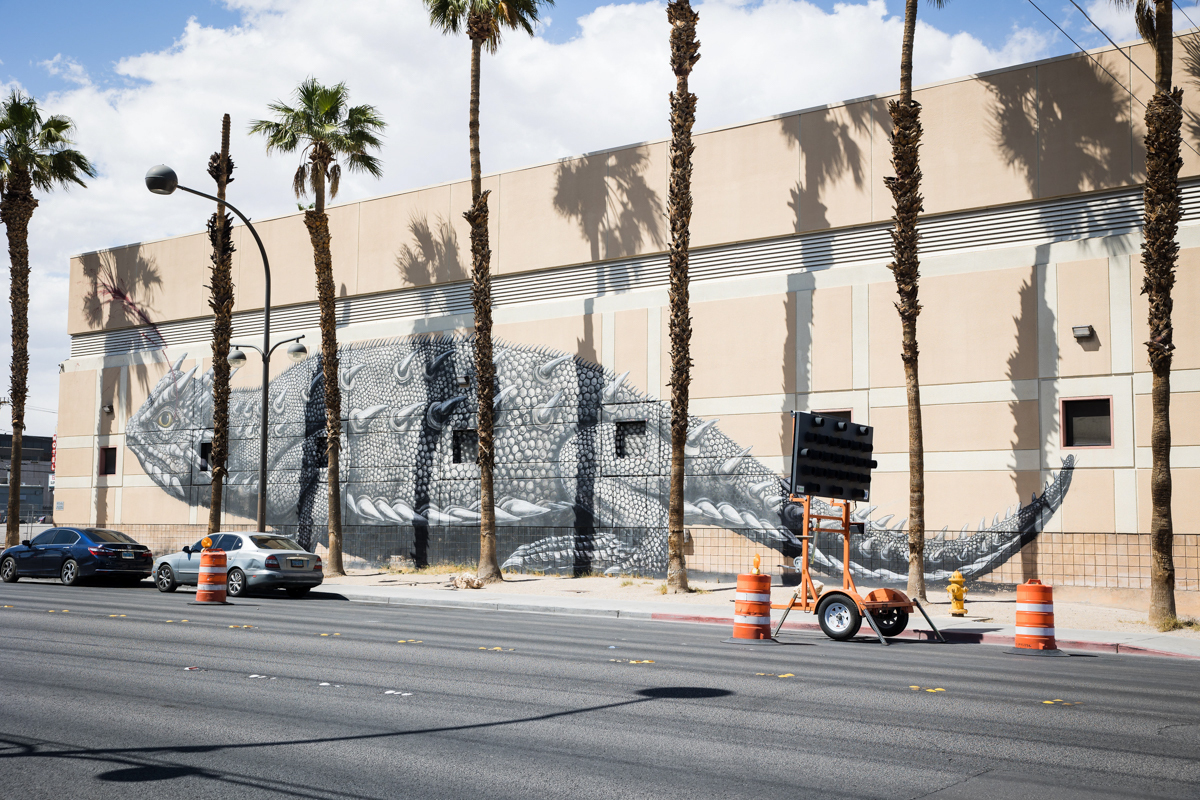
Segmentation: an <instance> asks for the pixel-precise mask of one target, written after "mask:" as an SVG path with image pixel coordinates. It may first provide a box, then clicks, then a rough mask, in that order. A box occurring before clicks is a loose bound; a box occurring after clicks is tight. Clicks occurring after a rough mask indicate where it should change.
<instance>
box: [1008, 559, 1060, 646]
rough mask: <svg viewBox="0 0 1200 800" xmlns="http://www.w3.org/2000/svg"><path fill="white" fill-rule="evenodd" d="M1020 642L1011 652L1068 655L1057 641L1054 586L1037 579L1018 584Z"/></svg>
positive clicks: (1017, 636) (1017, 638) (1018, 641)
mask: <svg viewBox="0 0 1200 800" xmlns="http://www.w3.org/2000/svg"><path fill="white" fill-rule="evenodd" d="M1014 644H1015V645H1016V646H1015V647H1013V648H1012V649H1011V650H1008V651H1007V652H1009V653H1014V654H1017V655H1029V656H1065V655H1067V654H1066V653H1064V652H1063V651H1062V650H1059V649H1058V645H1057V644H1055V642H1054V588H1053V587H1051V586H1047V585H1045V584H1043V583H1042V582H1041V581H1039V580H1037V579H1036V578H1033V579H1031V580H1030V581H1029V582H1028V583H1023V584H1021V585H1020V586H1018V587H1017V635H1016V639H1015V641H1014Z"/></svg>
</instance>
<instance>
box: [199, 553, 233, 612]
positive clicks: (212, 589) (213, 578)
mask: <svg viewBox="0 0 1200 800" xmlns="http://www.w3.org/2000/svg"><path fill="white" fill-rule="evenodd" d="M225 580H226V577H225V551H224V550H210V549H207V548H206V549H205V550H204V551H203V552H201V553H200V581H199V584H198V585H197V586H196V602H197V603H224V602H225Z"/></svg>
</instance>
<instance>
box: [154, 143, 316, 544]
mask: <svg viewBox="0 0 1200 800" xmlns="http://www.w3.org/2000/svg"><path fill="white" fill-rule="evenodd" d="M146 188H147V189H149V190H150V191H151V192H153V193H154V194H172V193H173V192H174V191H175V190H176V189H179V190H180V191H184V192H187V193H188V194H194V195H196V196H197V197H204V198H206V199H208V200H212V201H213V202H215V203H217V204H218V206H224V207H225V208H228V209H229V210H230V211H232V212H233V213H234V214H236V215H237V216H238V218H239V219H241V221H242V222H244V223H246V228H247V230H249V231H250V234H251V235H252V236H253V237H254V242H255V244H257V245H258V252H259V254H260V255H261V256H262V262H263V273H264V275H265V278H266V280H265V282H264V300H263V346H262V348H261V349H259V348H257V347H254V346H253V345H240V346H239V347H251V348H253V349H254V350H257V351H258V352H259V353H260V354H262V356H263V359H262V362H263V372H262V429H261V431H260V432H259V448H258V449H259V459H258V529H259V530H260V531H266V529H267V411H268V407H269V406H268V402H267V392H268V381H269V378H270V370H269V364H270V361H271V353H273V352H275V347H278V346H279V345H281V344H286V343H288V342H296V344H294V345H292V346H291V347H289V348H288V356H289V357H290V358H291V359H292V360H293V361H302V360H303V359H304V358H305V357H306V356H307V355H308V350H306V349H305V347H304V345H302V344H300V343H299V340H300V339H303V338H304V337H303V336H296V337H294V338H292V339H285V340H284V341H282V342H277V343H276V344H275V347H272V346H271V265H270V263H269V262H268V261H267V249H266V248H265V247H263V243H262V239H260V238H259V237H258V231H256V230H254V226H253V225H251V224H250V219H249V218H248V217H247V216H246V215H245V214H243V213H242V212H241V211H238V210H237V208H235V207H234V206H232V205H230V203H228V202H227V201H223V200H221V199H220V198H217V197H213V196H212V195H211V194H205V193H204V192H198V191H196V190H195V189H189V188H188V187H186V186H180V185H179V176H177V175H176V174H175V170H173V169H171V168H170V167H168V166H166V165H164V164H159V165H158V166H156V167H151V168H150V170H149V171H148V172H147V173H146ZM227 360H228V362H229V365H230V366H232V367H240V366H241V365H243V364H245V363H246V354H245V353H243V352H242V351H241V350H240V349H235V350H234V351H233V352H231V353H230V354H229V356H228V359H227Z"/></svg>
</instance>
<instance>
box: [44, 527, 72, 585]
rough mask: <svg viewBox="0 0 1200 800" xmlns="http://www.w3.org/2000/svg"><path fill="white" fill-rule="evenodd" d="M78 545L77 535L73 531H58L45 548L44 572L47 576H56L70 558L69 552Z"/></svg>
mask: <svg viewBox="0 0 1200 800" xmlns="http://www.w3.org/2000/svg"><path fill="white" fill-rule="evenodd" d="M78 543H79V534H77V533H76V532H75V531H72V530H67V529H60V530H59V531H58V533H56V534H54V541H53V542H51V544H50V546H49V547H47V548H46V555H45V558H46V562H45V572H46V574H47V575H57V574H58V573H59V572H60V571H61V570H62V565H63V564H65V563H66V561H67V559H68V558H70V557H71V555H72V554H71V550H72V549H73V548H74V547H75V545H76V544H78Z"/></svg>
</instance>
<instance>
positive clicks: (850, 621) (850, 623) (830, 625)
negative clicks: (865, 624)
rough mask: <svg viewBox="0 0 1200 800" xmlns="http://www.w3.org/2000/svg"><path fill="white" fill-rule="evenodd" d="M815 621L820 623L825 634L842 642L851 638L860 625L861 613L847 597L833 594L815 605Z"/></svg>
mask: <svg viewBox="0 0 1200 800" xmlns="http://www.w3.org/2000/svg"><path fill="white" fill-rule="evenodd" d="M817 621H818V622H820V623H821V630H823V631H825V635H826V636H828V637H829V638H830V639H834V640H836V641H839V642H844V641H846V640H847V639H850V638H853V637H854V635H855V634H857V633H858V629H859V628H860V627H862V614H860V613H859V612H858V606H857V605H855V604H854V601H853V600H851V599H850V598H849V597H847V596H846V595H844V594H833V595H829V596H828V597H825V598H824V599H822V600H821V602H820V604H818V605H817Z"/></svg>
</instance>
